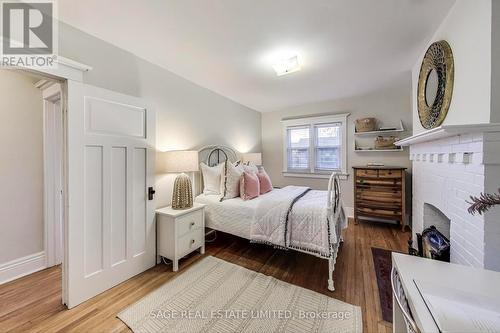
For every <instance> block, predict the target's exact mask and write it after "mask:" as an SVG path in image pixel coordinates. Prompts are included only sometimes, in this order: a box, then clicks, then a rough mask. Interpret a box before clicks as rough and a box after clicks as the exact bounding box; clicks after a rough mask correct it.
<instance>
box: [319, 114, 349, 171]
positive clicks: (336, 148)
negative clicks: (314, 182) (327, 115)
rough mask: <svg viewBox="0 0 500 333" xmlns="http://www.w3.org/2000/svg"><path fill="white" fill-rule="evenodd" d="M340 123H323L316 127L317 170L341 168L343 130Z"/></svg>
mask: <svg viewBox="0 0 500 333" xmlns="http://www.w3.org/2000/svg"><path fill="white" fill-rule="evenodd" d="M340 126H341V124H340V123H333V124H323V125H317V126H315V127H314V131H315V142H316V147H315V153H316V165H315V168H316V169H317V170H339V169H341V166H342V161H341V154H340V152H341V148H340V145H341V141H342V140H341V139H342V131H341V127H340Z"/></svg>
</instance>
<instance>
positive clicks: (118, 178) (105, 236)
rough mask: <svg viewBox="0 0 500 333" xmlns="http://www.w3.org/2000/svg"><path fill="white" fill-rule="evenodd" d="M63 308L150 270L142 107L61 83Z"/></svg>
mask: <svg viewBox="0 0 500 333" xmlns="http://www.w3.org/2000/svg"><path fill="white" fill-rule="evenodd" d="M67 96H68V104H67V109H68V112H67V156H68V160H67V171H68V173H67V174H68V210H67V211H68V217H67V221H68V222H67V229H66V230H67V231H66V236H67V237H66V241H67V246H66V257H65V263H64V283H63V289H64V290H63V294H64V300H65V302H66V305H67V306H68V308H72V307H74V306H76V305H78V304H80V303H81V302H83V301H85V300H87V299H89V298H91V297H93V296H95V295H97V294H99V293H101V292H103V291H105V290H107V289H109V288H111V287H113V286H115V285H117V284H119V283H120V282H123V281H125V280H127V279H129V278H130V277H132V276H134V275H136V274H138V273H141V272H143V271H145V270H147V269H148V268H150V267H152V266H154V265H155V255H156V253H155V251H156V250H155V240H156V234H155V225H154V207H155V206H154V201H153V200H148V189H149V188H150V187H151V188H152V187H153V183H154V162H155V161H154V156H155V148H154V147H155V125H156V124H155V115H154V113H153V110H151V108H149V107H147V105H146V103H144V101H142V100H140V99H138V98H135V97H131V96H126V95H123V94H119V93H116V92H113V91H109V90H105V89H102V88H97V87H93V86H89V85H85V84H82V83H78V82H74V81H68V91H67Z"/></svg>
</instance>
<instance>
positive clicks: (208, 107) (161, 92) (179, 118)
mask: <svg viewBox="0 0 500 333" xmlns="http://www.w3.org/2000/svg"><path fill="white" fill-rule="evenodd" d="M59 52H60V54H61V55H62V56H64V57H67V58H70V59H73V60H76V61H79V62H82V63H84V64H88V65H90V66H92V67H93V69H92V71H90V72H88V73H86V74H85V75H84V81H85V83H89V84H92V85H95V86H99V87H103V88H107V89H110V90H114V91H118V92H121V93H125V94H129V95H133V96H138V97H142V98H144V99H146V100H147V101H148V102H150V103H152V105H153V107H154V108H155V109H156V112H157V130H156V132H157V148H158V150H159V151H166V150H176V149H198V148H201V147H203V146H205V145H209V144H225V145H228V146H231V147H233V148H235V149H236V150H237V151H239V152H242V153H244V152H251V151H253V152H260V151H261V115H260V113H259V112H257V111H255V110H252V109H249V108H247V107H245V106H243V105H241V104H238V103H236V102H233V101H231V100H229V99H227V98H225V97H223V96H220V95H218V94H216V93H214V92H212V91H210V90H208V89H205V88H203V87H200V86H198V85H196V84H194V83H192V82H190V81H187V80H185V79H183V78H181V77H179V76H177V75H175V74H173V73H171V72H169V71H167V70H165V69H163V68H160V67H158V66H156V65H154V64H151V63H149V62H147V61H145V60H143V59H140V58H138V57H136V56H135V55H133V54H131V53H129V52H127V51H124V50H122V49H120V48H118V47H115V46H113V45H111V44H109V43H107V42H104V41H102V40H100V39H97V38H95V37H93V36H90V35H88V34H86V33H84V32H82V31H80V30H77V29H75V28H73V27H71V26H68V25H66V24H63V23H61V24H60V28H59ZM179 56H182V55H181V54H180V55H179ZM159 157H160V155H159ZM174 178H175V175H172V174H162V173H161V172H159V173H158V176H157V206H158V207H161V206H165V205H167V204H169V203H170V199H171V192H172V186H173V180H174Z"/></svg>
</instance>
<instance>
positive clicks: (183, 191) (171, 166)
mask: <svg viewBox="0 0 500 333" xmlns="http://www.w3.org/2000/svg"><path fill="white" fill-rule="evenodd" d="M164 154H165V172H175V173H179V172H180V173H181V174H180V175H178V176H177V178H175V182H174V191H173V194H172V209H188V208H191V207H193V186H192V185H191V179H190V178H189V176H188V175H186V174H185V173H184V172H195V171H198V152H197V151H194V150H182V151H181V150H179V151H168V152H165V153H164Z"/></svg>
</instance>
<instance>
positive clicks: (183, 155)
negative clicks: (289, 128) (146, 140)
mask: <svg viewBox="0 0 500 333" xmlns="http://www.w3.org/2000/svg"><path fill="white" fill-rule="evenodd" d="M163 154H164V162H165V164H164V165H165V170H164V171H165V172H192V171H198V152H197V151H196V150H176V151H167V152H165V153H163Z"/></svg>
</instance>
